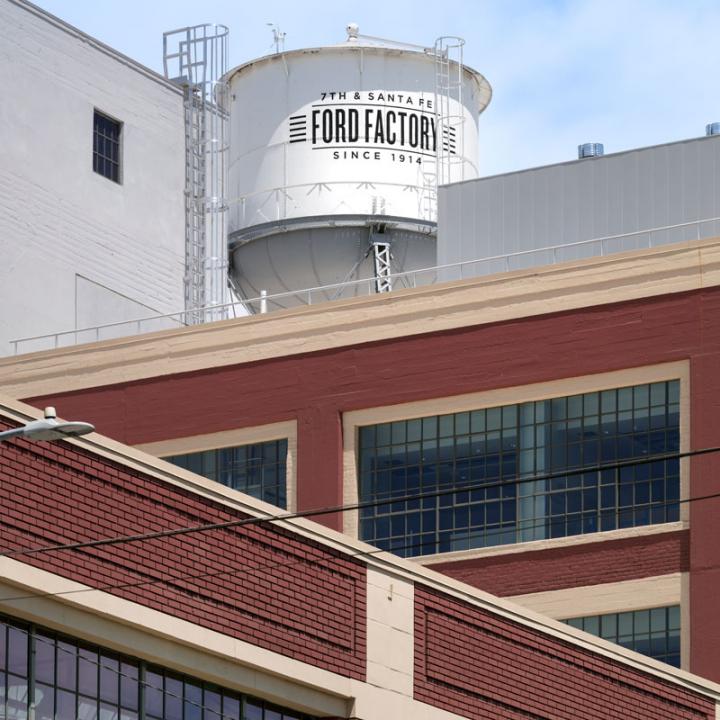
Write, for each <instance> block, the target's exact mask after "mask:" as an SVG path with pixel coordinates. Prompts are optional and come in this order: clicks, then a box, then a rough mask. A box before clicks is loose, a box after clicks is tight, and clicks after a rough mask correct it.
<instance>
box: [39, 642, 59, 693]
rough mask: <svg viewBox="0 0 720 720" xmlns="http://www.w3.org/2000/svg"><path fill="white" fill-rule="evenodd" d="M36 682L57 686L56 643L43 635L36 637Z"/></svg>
mask: <svg viewBox="0 0 720 720" xmlns="http://www.w3.org/2000/svg"><path fill="white" fill-rule="evenodd" d="M35 680H36V681H37V682H43V683H49V684H51V685H53V684H55V641H54V640H53V639H52V638H49V637H44V636H43V635H36V636H35Z"/></svg>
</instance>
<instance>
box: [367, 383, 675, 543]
mask: <svg viewBox="0 0 720 720" xmlns="http://www.w3.org/2000/svg"><path fill="white" fill-rule="evenodd" d="M679 392H680V384H679V381H677V380H673V381H668V382H658V383H652V384H645V385H637V386H634V387H625V388H618V389H613V390H604V391H601V392H589V393H584V394H581V395H573V396H569V397H558V398H553V399H551V400H541V401H537V402H527V403H522V404H518V405H507V406H504V407H494V408H487V409H480V410H476V411H473V412H461V413H455V414H452V415H437V416H432V417H424V418H418V419H414V420H401V421H398V422H391V423H384V424H381V425H371V426H367V427H362V428H360V432H359V483H360V487H359V499H360V501H361V502H370V503H378V504H375V505H373V506H372V507H367V508H363V509H361V511H360V537H361V539H363V540H367V541H368V542H371V543H373V544H375V545H377V546H378V547H381V548H382V549H384V550H391V551H393V552H395V553H397V554H399V555H403V556H411V555H423V554H428V553H437V552H449V551H456V550H468V549H471V548H479V547H486V546H490V545H500V544H505V543H517V542H525V541H530V540H540V539H545V538H555V537H564V536H568V535H578V534H582V533H593V532H598V531H602V530H615V529H617V528H628V527H634V526H638V525H648V524H652V523H663V522H671V521H674V520H678V519H679V505H678V500H679V492H680V475H679V461H678V460H677V459H675V458H672V459H667V460H657V461H655V462H647V463H638V464H637V465H633V464H629V465H628V466H626V467H621V468H616V469H607V470H602V471H599V470H591V469H590V468H592V467H594V466H597V465H602V464H612V463H616V462H622V461H627V460H633V459H638V460H642V459H644V458H646V457H648V456H649V455H655V454H663V453H673V452H677V451H679V447H680V435H679V415H680V405H679V402H680V401H679ZM543 476H545V477H544V479H543ZM547 476H551V477H547ZM533 478H538V479H537V480H535V479H533ZM413 495H418V496H420V497H418V498H416V499H412V500H409V499H408V500H401V499H400V498H403V497H409V496H413ZM422 496H424V497H422Z"/></svg>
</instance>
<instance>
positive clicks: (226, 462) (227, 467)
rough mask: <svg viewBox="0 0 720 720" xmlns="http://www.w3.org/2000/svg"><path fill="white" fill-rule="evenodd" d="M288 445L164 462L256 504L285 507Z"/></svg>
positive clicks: (234, 449) (260, 445)
mask: <svg viewBox="0 0 720 720" xmlns="http://www.w3.org/2000/svg"><path fill="white" fill-rule="evenodd" d="M287 451H288V442H287V439H283V440H270V441H269V442H262V443H255V444H253V445H241V446H239V447H227V448H218V449H216V450H205V451H204V452H196V453H188V454H186V455H172V456H171V457H166V458H165V460H167V461H168V462H171V463H173V464H174V465H178V466H179V467H182V468H185V469H186V470H191V471H192V472H195V473H197V474H198V475H204V476H205V477H207V478H210V480H216V481H217V482H220V483H222V484H223V485H227V486H228V487H231V488H233V489H235V490H240V492H244V493H247V494H248V495H252V496H253V497H255V498H258V500H264V501H265V502H269V503H272V504H273V505H277V506H278V507H281V508H286V507H287V482H286V463H287Z"/></svg>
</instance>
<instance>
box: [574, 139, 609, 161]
mask: <svg viewBox="0 0 720 720" xmlns="http://www.w3.org/2000/svg"><path fill="white" fill-rule="evenodd" d="M604 154H605V148H604V146H603V144H602V143H583V144H582V145H578V159H579V160H582V159H583V158H589V157H598V156H600V155H604Z"/></svg>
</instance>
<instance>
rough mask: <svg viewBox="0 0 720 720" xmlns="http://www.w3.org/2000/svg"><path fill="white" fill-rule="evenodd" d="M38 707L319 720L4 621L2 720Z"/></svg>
mask: <svg viewBox="0 0 720 720" xmlns="http://www.w3.org/2000/svg"><path fill="white" fill-rule="evenodd" d="M31 699H32V703H31V702H30V701H31ZM32 705H34V717H35V720H78V718H82V719H83V720H98V719H99V720H140V718H147V720H311V718H309V717H308V716H307V715H302V714H299V713H295V712H292V711H290V710H286V709H284V708H281V707H278V706H276V705H271V704H269V703H266V702H264V701H263V700H258V699H255V698H251V697H248V696H246V695H242V694H239V693H235V692H233V691H231V690H227V689H225V688H222V687H218V686H217V685H211V684H209V683H205V682H203V681H201V680H198V679H196V678H192V677H187V676H184V675H179V674H176V673H173V672H171V671H170V670H167V669H165V668H160V667H156V666H153V665H148V664H147V663H145V662H143V661H141V660H137V659H135V658H130V657H125V656H121V655H117V654H116V653H113V652H111V651H109V650H105V649H103V648H99V647H97V646H93V645H87V644H85V643H81V642H79V641H77V640H74V639H71V638H66V637H62V636H58V635H56V634H55V633H52V632H50V631H45V630H42V629H39V628H37V627H35V626H31V625H26V624H24V623H20V622H16V621H15V620H12V619H10V618H2V617H0V718H8V719H9V718H16V719H17V720H24V719H26V718H28V717H32V716H31V715H30V714H29V713H30V712H31V710H30V707H31V706H32Z"/></svg>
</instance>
